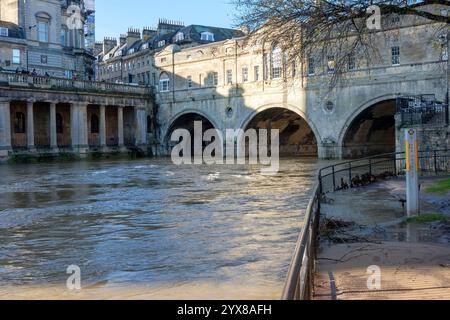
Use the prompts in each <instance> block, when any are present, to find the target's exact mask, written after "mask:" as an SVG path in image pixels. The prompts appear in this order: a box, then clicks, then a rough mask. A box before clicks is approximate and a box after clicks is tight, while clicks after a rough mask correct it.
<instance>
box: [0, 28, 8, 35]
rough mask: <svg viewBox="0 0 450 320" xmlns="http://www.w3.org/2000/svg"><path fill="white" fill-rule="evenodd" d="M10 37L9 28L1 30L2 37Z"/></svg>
mask: <svg viewBox="0 0 450 320" xmlns="http://www.w3.org/2000/svg"><path fill="white" fill-rule="evenodd" d="M7 36H8V28H0V37H7Z"/></svg>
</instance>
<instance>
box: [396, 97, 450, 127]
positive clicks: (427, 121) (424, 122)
mask: <svg viewBox="0 0 450 320" xmlns="http://www.w3.org/2000/svg"><path fill="white" fill-rule="evenodd" d="M397 114H398V115H400V121H401V126H402V127H405V126H414V125H420V126H428V127H439V126H448V124H449V106H448V105H446V104H443V103H439V102H437V101H436V98H435V96H434V95H421V96H406V97H400V98H398V99H397Z"/></svg>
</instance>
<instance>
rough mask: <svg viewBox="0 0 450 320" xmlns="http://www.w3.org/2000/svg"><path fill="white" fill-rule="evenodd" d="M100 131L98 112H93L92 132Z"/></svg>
mask: <svg viewBox="0 0 450 320" xmlns="http://www.w3.org/2000/svg"><path fill="white" fill-rule="evenodd" d="M99 132H100V126H99V120H98V116H97V115H96V114H93V115H92V116H91V133H99Z"/></svg>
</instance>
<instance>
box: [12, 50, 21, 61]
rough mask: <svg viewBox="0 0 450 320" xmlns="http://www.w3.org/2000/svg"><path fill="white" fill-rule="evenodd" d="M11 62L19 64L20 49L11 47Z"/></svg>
mask: <svg viewBox="0 0 450 320" xmlns="http://www.w3.org/2000/svg"><path fill="white" fill-rule="evenodd" d="M12 52H13V64H20V50H19V49H13V51H12Z"/></svg>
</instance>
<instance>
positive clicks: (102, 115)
mask: <svg viewBox="0 0 450 320" xmlns="http://www.w3.org/2000/svg"><path fill="white" fill-rule="evenodd" d="M100 147H101V148H102V149H106V106H100Z"/></svg>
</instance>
